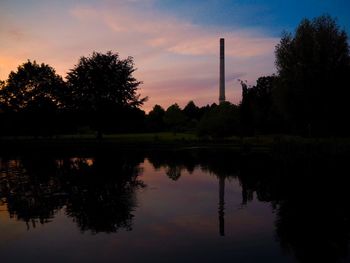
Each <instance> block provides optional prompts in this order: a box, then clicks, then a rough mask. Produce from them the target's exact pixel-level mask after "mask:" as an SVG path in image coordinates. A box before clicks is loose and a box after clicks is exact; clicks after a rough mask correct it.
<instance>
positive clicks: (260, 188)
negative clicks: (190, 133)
mask: <svg viewBox="0 0 350 263" xmlns="http://www.w3.org/2000/svg"><path fill="white" fill-rule="evenodd" d="M174 155H175V157H174ZM173 157H174V158H173ZM150 161H151V162H152V163H154V164H155V167H174V165H175V164H176V167H183V168H184V169H187V167H188V166H187V164H190V166H189V168H192V169H193V167H198V166H199V167H201V168H202V169H203V170H205V171H208V172H210V173H212V174H214V175H215V176H217V177H218V180H219V231H220V235H224V204H225V203H224V202H225V201H224V182H225V178H228V179H229V178H233V177H234V178H237V179H238V180H239V182H240V184H241V186H242V203H243V205H245V204H247V203H249V202H250V201H251V200H252V199H253V196H254V194H255V195H256V197H257V199H258V200H259V201H262V202H270V203H271V204H272V207H273V208H274V209H275V212H276V217H277V218H276V224H275V225H276V233H277V238H278V240H279V242H280V243H281V246H282V247H283V248H285V249H287V250H288V251H290V252H291V253H292V254H293V255H295V257H296V258H297V259H298V260H299V261H300V262H317V261H318V262H339V261H341V260H342V259H344V258H345V256H346V254H347V252H348V245H349V235H350V207H349V202H348V200H349V196H348V186H349V180H350V179H347V177H346V176H344V175H345V174H344V172H343V171H348V167H346V164H347V159H346V157H341V156H337V157H334V156H333V157H331V156H323V157H320V156H318V157H317V156H315V155H314V154H311V155H310V156H302V155H300V156H299V155H298V154H296V155H294V156H283V155H281V154H278V155H274V154H272V155H271V154H269V155H267V154H249V155H241V154H237V153H236V154H235V153H233V152H232V151H227V150H218V151H214V150H197V151H188V152H182V151H181V152H178V153H177V154H176V153H174V152H171V153H166V152H161V153H159V155H157V154H156V153H155V152H153V153H152V158H150Z"/></svg>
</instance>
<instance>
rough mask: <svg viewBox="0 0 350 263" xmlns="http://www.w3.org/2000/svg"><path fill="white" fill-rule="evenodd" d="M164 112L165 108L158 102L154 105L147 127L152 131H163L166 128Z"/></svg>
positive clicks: (148, 117)
mask: <svg viewBox="0 0 350 263" xmlns="http://www.w3.org/2000/svg"><path fill="white" fill-rule="evenodd" d="M164 114H165V110H164V109H163V108H162V107H161V106H159V105H157V104H156V105H155V106H154V107H153V109H152V110H151V111H150V112H149V113H148V116H147V128H148V129H149V130H150V131H156V132H157V131H162V130H163V129H164V120H163V118H164Z"/></svg>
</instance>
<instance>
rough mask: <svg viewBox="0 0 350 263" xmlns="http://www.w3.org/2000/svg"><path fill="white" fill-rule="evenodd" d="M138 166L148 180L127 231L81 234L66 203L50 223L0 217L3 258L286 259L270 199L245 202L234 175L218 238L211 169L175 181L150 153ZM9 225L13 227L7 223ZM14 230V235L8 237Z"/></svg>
mask: <svg viewBox="0 0 350 263" xmlns="http://www.w3.org/2000/svg"><path fill="white" fill-rule="evenodd" d="M142 166H143V168H144V170H143V173H142V175H140V177H139V179H140V180H142V181H144V182H145V184H146V185H147V187H146V188H144V189H141V190H139V191H138V192H137V200H138V207H137V208H136V210H135V211H134V212H133V214H134V216H135V217H134V219H133V230H132V231H129V232H128V231H125V230H119V232H118V233H115V234H104V233H99V234H96V235H91V234H89V232H86V233H84V234H82V233H80V232H79V230H78V228H77V227H76V224H75V223H74V222H72V219H71V218H67V217H66V215H65V213H64V209H63V210H61V211H58V212H57V214H56V216H55V218H54V219H53V220H52V222H50V223H47V224H44V225H40V224H38V225H37V227H36V228H31V229H30V230H29V231H27V230H26V226H25V223H23V222H16V220H15V219H11V220H10V219H8V218H5V220H2V219H3V217H1V218H0V219H1V221H0V229H7V231H8V232H9V233H8V234H6V235H5V237H4V235H0V253H1V255H2V260H4V261H5V262H11V261H13V262H15V261H17V262H18V261H20V260H23V259H26V260H28V259H30V258H36V259H37V260H39V261H43V262H62V261H68V262H69V261H75V262H77V261H86V260H87V261H93V262H106V261H107V262H110V261H115V260H119V261H120V262H150V261H152V260H155V261H158V262H197V261H199V262H200V261H202V262H219V261H220V262H234V261H237V262H243V261H242V260H243V259H244V262H256V260H257V259H259V260H263V261H265V262H282V261H283V262H286V259H285V258H284V256H283V255H282V254H281V252H280V248H279V244H278V243H277V242H275V239H274V226H273V221H274V215H273V214H272V210H271V207H270V205H269V204H268V203H260V202H258V201H256V200H254V201H253V202H250V203H249V204H248V206H246V207H242V206H241V202H242V196H241V187H240V185H239V183H238V182H237V181H236V180H234V179H231V180H226V191H225V237H221V236H220V235H219V220H218V202H219V183H218V179H217V177H216V176H215V175H210V174H208V173H206V172H203V171H201V170H199V169H196V170H195V171H194V172H193V173H192V174H189V173H188V172H187V171H185V170H184V171H183V172H182V176H181V177H180V178H179V179H178V180H177V181H172V180H171V179H169V178H168V177H167V176H166V171H165V169H163V168H161V169H159V170H157V171H156V170H154V168H153V167H152V165H151V164H150V163H149V162H148V161H147V160H146V161H145V163H144V164H143V165H142ZM14 224H16V227H15V228H14V227H12V226H11V225H14ZM11 233H14V234H16V235H17V238H16V239H9V238H8V236H11V235H10V234H11ZM4 239H5V241H6V242H4ZM39 248H40V249H39ZM18 251H21V252H20V253H18ZM218 260H219V261H218Z"/></svg>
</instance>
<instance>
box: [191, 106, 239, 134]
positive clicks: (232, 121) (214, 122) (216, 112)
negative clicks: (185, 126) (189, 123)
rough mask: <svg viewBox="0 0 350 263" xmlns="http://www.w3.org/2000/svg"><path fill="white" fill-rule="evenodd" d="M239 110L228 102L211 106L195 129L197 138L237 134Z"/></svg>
mask: <svg viewBox="0 0 350 263" xmlns="http://www.w3.org/2000/svg"><path fill="white" fill-rule="evenodd" d="M238 128H239V110H238V107H237V106H236V105H234V104H231V103H229V102H225V103H221V104H220V105H212V106H211V108H210V110H209V111H208V112H207V113H205V114H204V116H203V118H202V119H201V120H200V122H199V124H198V127H197V134H198V135H199V136H205V135H207V136H212V137H227V136H232V135H233V134H237V133H238Z"/></svg>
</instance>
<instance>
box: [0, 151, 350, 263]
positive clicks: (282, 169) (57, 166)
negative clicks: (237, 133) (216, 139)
mask: <svg viewBox="0 0 350 263" xmlns="http://www.w3.org/2000/svg"><path fill="white" fill-rule="evenodd" d="M347 160H348V159H347V157H346V156H345V157H344V156H341V157H338V156H337V157H336V158H329V157H317V158H316V157H315V158H306V157H300V156H287V157H283V158H282V157H281V156H279V155H276V156H274V155H271V154H270V155H267V154H249V155H242V154H237V153H234V152H230V151H228V150H216V151H214V150H182V151H143V152H141V151H138V152H135V151H133V152H120V151H112V152H108V153H107V152H96V153H91V154H90V155H89V156H79V155H74V154H72V155H70V154H67V153H65V154H62V153H60V154H47V153H46V154H36V155H33V154H27V155H22V156H16V157H13V156H4V157H2V158H1V160H0V255H1V261H2V262H321V260H322V261H323V262H349V257H348V250H349V234H350V220H349V219H350V217H349V215H350V213H349V212H350V208H349V200H350V198H349V191H348V189H349V187H348V186H349V185H350V184H349V180H348V179H347V177H348V175H349V173H348V172H349V168H348V165H347V164H348V161H347Z"/></svg>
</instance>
